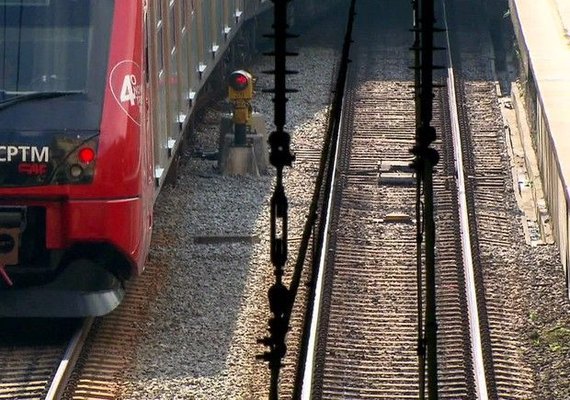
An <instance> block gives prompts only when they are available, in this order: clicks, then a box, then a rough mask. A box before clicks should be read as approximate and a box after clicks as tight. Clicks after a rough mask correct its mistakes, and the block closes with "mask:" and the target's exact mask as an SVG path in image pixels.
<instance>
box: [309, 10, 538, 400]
mask: <svg viewBox="0 0 570 400" xmlns="http://www.w3.org/2000/svg"><path fill="white" fill-rule="evenodd" d="M469 5H470V7H468V9H469V10H470V11H473V12H474V15H470V16H471V18H480V19H481V18H482V17H481V15H478V14H477V13H476V11H477V10H476V7H475V5H476V2H470V3H469ZM365 7H366V6H363V8H365ZM368 14H371V12H369V11H364V12H360V13H359V15H368ZM464 17H465V18H467V16H464ZM388 18H392V20H391V21H393V18H394V15H390V16H387V17H386V21H384V20H382V21H378V20H375V21H374V23H375V24H377V26H384V22H386V24H388V25H389V23H390V22H389V19H388ZM457 21H461V19H457V20H456V23H460V22H457ZM367 22H370V21H368V20H367V18H366V16H364V17H361V20H360V23H361V24H362V25H364V26H365V28H363V29H362V32H366V34H367V38H370V37H373V38H375V39H377V42H376V43H371V41H370V39H367V38H359V37H356V36H355V37H354V41H355V42H356V43H359V41H360V43H364V44H365V45H361V46H358V47H357V48H358V50H357V52H355V53H354V54H352V58H353V61H354V62H353V67H352V69H353V71H355V72H353V75H352V80H351V82H350V85H349V86H350V89H349V90H348V91H347V99H346V101H345V104H346V105H347V110H345V114H344V115H345V116H344V127H343V130H342V134H341V136H342V137H343V139H342V144H341V149H342V150H341V156H340V161H339V163H338V165H339V166H338V171H337V176H338V177H339V178H338V183H337V185H336V187H335V190H336V193H335V201H334V205H333V207H334V211H333V217H332V219H331V225H332V227H331V229H330V232H332V233H331V234H330V236H331V238H330V242H329V251H328V257H327V258H328V260H327V262H326V267H325V278H324V282H323V287H324V289H323V294H322V296H323V299H322V301H321V308H320V312H321V319H320V320H319V333H318V335H317V338H316V339H315V340H316V343H317V345H316V347H317V350H316V352H315V355H314V359H315V368H314V371H313V375H312V386H311V387H312V389H311V393H312V398H317V399H320V398H323V399H325V398H326V399H336V398H339V399H340V398H346V397H347V396H348V397H350V398H374V399H393V398H394V397H395V396H398V398H402V399H404V398H410V399H415V398H418V395H419V392H420V389H419V382H420V379H419V376H418V375H419V374H418V356H417V353H416V345H417V334H418V325H417V312H418V311H417V295H416V286H417V276H416V268H415V254H416V246H415V224H414V223H413V220H414V218H415V210H414V204H415V184H413V183H411V182H409V181H407V178H405V177H404V178H402V177H400V178H398V179H395V180H392V181H390V180H383V179H382V175H380V179H378V177H377V175H376V174H375V173H373V171H374V170H375V167H377V164H378V163H379V162H381V161H382V162H386V161H389V162H390V163H392V164H394V165H397V164H400V163H402V162H403V161H405V160H407V159H409V153H408V149H410V148H411V147H412V146H413V137H414V135H413V132H414V125H413V123H414V120H415V114H414V112H413V110H414V104H413V101H412V94H411V91H410V86H411V85H412V80H411V79H409V80H405V79H400V80H398V79H394V77H395V76H398V73H397V69H398V68H402V65H401V61H402V57H401V53H402V52H404V51H406V50H407V48H404V47H402V48H401V49H400V51H394V48H393V46H394V45H395V44H396V43H398V42H401V41H402V39H401V38H394V37H391V39H390V40H382V39H383V38H384V37H385V36H386V32H384V31H382V29H383V28H377V29H376V31H373V29H374V28H373V24H370V25H368V24H367ZM402 24H403V22H402ZM484 25H485V24H484V22H483V21H481V24H473V23H470V24H466V26H467V28H468V30H469V29H473V27H476V26H484ZM384 29H385V28H384ZM455 29H456V31H461V29H458V28H457V27H455ZM481 35H483V34H481ZM469 36H471V37H469ZM483 37H484V35H483ZM408 39H409V37H408ZM464 40H467V41H468V43H467V44H466V45H464V42H463V41H464ZM481 40H482V39H481V37H480V36H477V35H473V33H472V32H468V34H467V35H465V36H461V35H458V37H456V38H454V40H452V41H450V42H449V43H451V46H450V48H451V51H452V52H454V51H457V55H456V56H455V55H454V56H453V59H454V60H456V59H457V60H462V59H465V60H467V62H466V63H461V62H458V63H457V64H456V65H454V66H455V67H456V70H457V71H455V72H454V71H453V70H452V69H451V68H450V70H449V76H450V77H452V76H456V77H457V78H456V80H455V81H454V80H450V81H448V82H445V81H444V83H447V89H441V90H438V91H437V93H436V98H435V101H434V120H433V124H434V126H435V127H436V131H437V132H438V135H439V136H440V140H439V141H438V142H437V143H436V147H437V148H438V149H439V150H440V153H441V155H442V162H441V163H440V165H438V166H437V168H436V169H437V171H436V174H435V176H434V198H435V210H436V215H435V219H436V232H437V237H436V270H437V272H436V285H437V289H436V293H437V323H438V347H437V354H438V373H437V374H438V381H439V384H438V393H439V396H440V398H448V399H458V398H461V399H472V398H485V399H486V398H490V399H498V398H520V399H523V398H529V397H530V396H531V390H532V379H533V378H532V371H531V370H530V368H527V367H525V366H524V360H522V358H521V351H520V349H521V348H524V346H525V343H524V342H523V341H521V339H520V337H521V336H517V335H513V330H514V329H515V328H516V329H519V328H520V325H517V322H513V321H518V322H519V323H520V320H517V318H516V317H515V318H513V316H514V315H524V311H522V310H521V309H519V308H517V307H518V305H517V306H515V307H513V304H511V303H510V300H512V297H513V296H512V295H511V296H505V292H506V291H505V288H504V282H505V281H504V280H503V279H502V277H501V276H500V274H499V272H500V273H504V271H505V270H506V269H507V268H506V263H507V262H508V260H511V261H512V259H513V257H516V254H517V253H516V252H517V251H518V249H519V248H520V247H519V246H520V245H519V242H520V236H519V233H520V230H521V229H520V227H519V226H517V221H518V218H517V215H518V213H519V210H518V209H517V207H516V204H514V196H513V193H512V190H513V189H512V186H511V182H512V179H511V177H510V169H509V161H508V159H507V158H506V154H507V151H506V147H505V146H506V144H505V141H504V138H503V137H502V132H503V125H502V120H501V115H500V112H499V111H498V105H497V93H496V91H495V83H494V82H493V79H492V78H488V79H487V80H481V79H480V77H481V76H482V75H485V74H486V73H487V72H488V69H489V62H488V60H485V59H483V60H479V59H480V57H479V58H478V57H477V56H476V53H477V52H480V51H481V48H480V47H481V43H480V42H481ZM382 44H383V45H382ZM483 47H484V46H483ZM458 49H462V51H461V52H459V51H458ZM466 51H467V53H468V54H467V55H466V54H465V52H466ZM391 56H392V58H391ZM371 60H381V61H378V62H377V63H376V64H374V63H372V62H371ZM476 62H480V64H479V65H474V63H476ZM410 63H411V62H410ZM375 68H376V69H375ZM402 70H403V69H400V71H402ZM473 75H476V76H477V77H478V78H479V79H478V80H479V81H476V80H475V79H473V80H470V79H465V77H471V76H473ZM400 76H401V74H400ZM387 77H390V78H387ZM451 88H453V90H449V89H451ZM454 96H457V98H455V97H454ZM454 125H456V126H454ZM454 132H456V134H459V135H460V136H461V139H460V140H456V146H460V148H456V149H454V144H453V143H454V139H453V134H454ZM457 151H459V152H461V153H462V154H463V159H464V160H465V161H464V162H465V165H457V164H456V161H455V160H457V159H458V158H460V157H458V155H457V154H458V153H455V154H454V152H457ZM461 181H465V186H464V188H463V187H462V186H461ZM463 192H465V195H464V197H462V196H463V194H462V193H463ZM461 199H463V200H461ZM461 203H465V207H466V208H465V209H464V210H463V211H461V209H460V204H461ZM461 215H463V217H462V216H461ZM462 224H463V225H464V226H463V227H462ZM515 303H516V302H515Z"/></svg>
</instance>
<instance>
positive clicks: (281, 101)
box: [258, 0, 297, 400]
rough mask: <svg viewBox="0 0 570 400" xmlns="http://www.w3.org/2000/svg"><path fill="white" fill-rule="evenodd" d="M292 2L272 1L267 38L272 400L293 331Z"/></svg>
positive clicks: (268, 342)
mask: <svg viewBox="0 0 570 400" xmlns="http://www.w3.org/2000/svg"><path fill="white" fill-rule="evenodd" d="M289 1H290V0H272V2H273V4H274V6H273V15H274V23H273V29H274V34H270V35H266V37H271V38H274V42H275V49H274V51H273V52H271V53H266V55H270V56H274V57H275V69H274V70H273V71H266V72H267V73H270V74H273V75H274V76H275V88H274V89H270V90H267V91H268V92H271V93H274V98H273V103H274V107H275V108H274V109H275V111H274V123H275V131H273V132H271V134H270V135H269V145H270V155H269V161H270V162H271V164H272V165H273V166H275V169H276V172H277V176H276V182H275V189H274V192H273V196H272V197H271V211H270V219H271V228H270V235H271V237H270V240H271V241H270V243H271V248H270V252H271V262H272V264H273V266H274V275H275V283H274V284H273V285H272V286H271V287H270V288H269V291H268V297H269V309H270V311H271V313H272V314H273V316H272V317H271V318H270V320H269V327H268V330H269V336H267V337H265V338H263V339H260V340H259V342H260V343H263V344H264V345H266V346H268V347H269V351H266V352H264V353H263V354H262V355H261V356H258V358H260V359H263V360H264V361H267V362H268V364H269V369H270V371H271V382H270V392H269V399H271V400H277V399H278V396H279V390H278V389H279V372H280V369H281V366H282V363H281V360H282V359H283V357H284V356H285V353H286V352H287V346H286V344H285V336H286V334H287V331H288V329H289V319H288V318H287V312H288V310H289V309H290V304H291V301H292V300H291V294H290V291H289V290H288V289H287V288H286V287H285V285H284V284H283V279H282V278H283V274H284V270H283V269H284V267H285V263H286V261H287V209H288V204H287V197H286V195H285V188H284V186H283V168H284V167H286V166H291V164H292V162H293V160H294V156H293V155H292V154H291V151H290V148H289V144H290V141H291V138H290V136H289V133H287V132H285V130H284V128H285V122H286V104H287V96H286V94H287V93H290V92H294V91H295V90H293V89H287V84H286V77H287V75H290V74H293V73H296V72H295V71H288V70H287V68H286V60H287V57H288V56H295V55H297V54H296V53H290V52H287V38H290V37H294V35H290V34H288V33H287V28H288V25H287V3H288V2H289Z"/></svg>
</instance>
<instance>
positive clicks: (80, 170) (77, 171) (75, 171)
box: [69, 164, 83, 179]
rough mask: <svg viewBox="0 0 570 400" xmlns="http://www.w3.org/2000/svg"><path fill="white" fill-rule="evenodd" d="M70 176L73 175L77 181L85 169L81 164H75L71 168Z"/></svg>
mask: <svg viewBox="0 0 570 400" xmlns="http://www.w3.org/2000/svg"><path fill="white" fill-rule="evenodd" d="M69 175H71V177H72V178H74V179H77V178H79V177H80V176H81V175H83V168H81V165H79V164H73V165H72V166H71V167H70V168H69Z"/></svg>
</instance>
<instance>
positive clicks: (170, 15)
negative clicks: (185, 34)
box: [168, 0, 176, 49]
mask: <svg viewBox="0 0 570 400" xmlns="http://www.w3.org/2000/svg"><path fill="white" fill-rule="evenodd" d="M174 3H175V0H170V5H169V7H168V23H169V25H170V26H169V29H170V43H171V45H172V49H174V47H176V21H175V20H174V10H175V9H176V7H175V4H174Z"/></svg>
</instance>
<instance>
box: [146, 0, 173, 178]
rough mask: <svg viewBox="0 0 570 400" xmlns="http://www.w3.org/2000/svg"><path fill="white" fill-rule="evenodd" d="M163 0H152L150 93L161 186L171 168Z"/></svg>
mask: <svg viewBox="0 0 570 400" xmlns="http://www.w3.org/2000/svg"><path fill="white" fill-rule="evenodd" d="M162 2H163V0H152V1H150V2H149V6H150V7H149V19H150V21H149V43H148V48H149V49H148V52H149V57H148V58H149V77H150V89H151V92H150V94H149V96H150V97H151V100H150V101H151V104H152V111H151V112H152V117H151V120H152V128H151V129H152V131H153V142H154V143H153V146H154V178H155V182H156V186H157V187H158V186H160V185H161V184H162V182H163V180H164V178H165V175H166V171H167V169H168V157H167V151H166V149H167V143H168V119H167V115H168V113H167V110H168V106H167V95H166V90H167V76H166V75H167V71H166V65H165V57H164V49H165V46H164V43H165V41H166V40H165V38H164V36H165V32H164V19H163V4H162Z"/></svg>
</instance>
